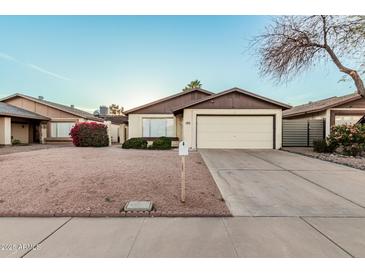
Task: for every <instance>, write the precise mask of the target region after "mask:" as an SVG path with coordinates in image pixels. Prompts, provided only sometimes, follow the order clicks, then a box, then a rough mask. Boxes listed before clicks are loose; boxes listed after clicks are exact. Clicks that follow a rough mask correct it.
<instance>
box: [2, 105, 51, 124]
mask: <svg viewBox="0 0 365 274" xmlns="http://www.w3.org/2000/svg"><path fill="white" fill-rule="evenodd" d="M0 116H9V117H19V118H27V119H34V120H44V121H47V120H49V118H48V117H44V116H42V115H39V114H38V113H35V112H32V111H28V110H25V109H22V108H18V107H16V106H13V105H10V104H7V103H3V102H0Z"/></svg>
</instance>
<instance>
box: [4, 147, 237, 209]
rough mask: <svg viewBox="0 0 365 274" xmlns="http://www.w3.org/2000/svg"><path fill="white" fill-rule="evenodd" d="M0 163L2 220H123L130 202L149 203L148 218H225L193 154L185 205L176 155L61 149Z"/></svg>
mask: <svg viewBox="0 0 365 274" xmlns="http://www.w3.org/2000/svg"><path fill="white" fill-rule="evenodd" d="M0 163H1V164H0V165H1V173H0V189H1V193H0V200H1V201H2V202H1V203H0V215H1V216H124V215H126V214H125V213H124V212H120V209H121V208H122V207H123V206H124V205H125V203H126V202H127V201H129V200H150V201H153V202H154V205H155V208H154V210H153V212H152V213H150V214H147V215H153V216H229V215H230V213H229V210H228V208H227V207H226V205H225V203H224V201H223V199H222V197H221V194H220V192H219V190H218V188H217V186H216V184H215V182H214V180H213V178H212V177H211V175H210V173H209V171H208V169H207V167H206V166H205V164H204V161H203V160H202V158H201V156H200V154H199V153H198V152H192V153H191V154H190V155H189V157H188V158H187V166H186V170H187V178H186V179H187V181H186V182H187V198H186V203H185V204H183V203H181V202H180V201H179V193H180V192H179V191H180V188H179V186H180V159H179V157H178V156H177V151H139V150H123V149H120V148H119V147H109V148H76V147H62V148H54V149H46V150H37V151H31V152H23V153H16V154H9V155H2V156H0ZM132 215H134V214H132ZM139 215H141V214H139ZM142 215H146V214H144V213H142Z"/></svg>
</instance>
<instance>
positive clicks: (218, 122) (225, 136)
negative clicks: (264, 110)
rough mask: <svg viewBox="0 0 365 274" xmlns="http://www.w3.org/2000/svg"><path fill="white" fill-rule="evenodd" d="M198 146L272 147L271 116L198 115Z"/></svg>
mask: <svg viewBox="0 0 365 274" xmlns="http://www.w3.org/2000/svg"><path fill="white" fill-rule="evenodd" d="M197 119H198V120H197V146H198V148H273V117H272V116H198V118H197Z"/></svg>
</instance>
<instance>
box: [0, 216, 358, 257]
mask: <svg viewBox="0 0 365 274" xmlns="http://www.w3.org/2000/svg"><path fill="white" fill-rule="evenodd" d="M0 244H1V248H0V257H220V258H223V257H365V218H319V217H310V218H309V217H308V218H302V217H234V218H0ZM13 245H14V246H13ZM27 245H28V246H30V245H33V246H36V247H37V249H35V250H30V249H27V248H24V247H26V246H27Z"/></svg>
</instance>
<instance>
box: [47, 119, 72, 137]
mask: <svg viewBox="0 0 365 274" xmlns="http://www.w3.org/2000/svg"><path fill="white" fill-rule="evenodd" d="M74 125H75V123H72V122H57V123H55V122H52V123H51V137H56V138H57V137H59V138H64V137H70V135H69V133H70V131H71V128H72V127H73V126H74Z"/></svg>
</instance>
